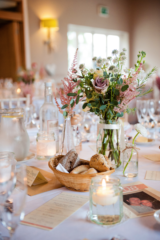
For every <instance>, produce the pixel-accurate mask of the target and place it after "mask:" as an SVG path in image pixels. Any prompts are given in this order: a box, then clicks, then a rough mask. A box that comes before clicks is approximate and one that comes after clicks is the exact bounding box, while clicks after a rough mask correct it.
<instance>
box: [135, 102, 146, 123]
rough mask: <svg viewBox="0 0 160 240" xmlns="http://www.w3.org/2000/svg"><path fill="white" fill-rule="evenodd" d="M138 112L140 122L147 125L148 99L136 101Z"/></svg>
mask: <svg viewBox="0 0 160 240" xmlns="http://www.w3.org/2000/svg"><path fill="white" fill-rule="evenodd" d="M136 113H137V118H138V122H139V123H141V124H143V125H146V124H147V123H148V100H137V101H136Z"/></svg>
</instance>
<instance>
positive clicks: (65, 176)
mask: <svg viewBox="0 0 160 240" xmlns="http://www.w3.org/2000/svg"><path fill="white" fill-rule="evenodd" d="M57 157H58V158H60V157H63V155H61V156H55V157H54V158H52V159H50V161H49V162H48V166H49V167H50V169H52V171H53V172H54V174H55V176H56V177H57V179H58V180H59V181H60V183H62V184H63V185H64V186H65V187H67V188H70V189H72V190H76V191H79V192H85V191H88V190H89V186H90V182H91V179H92V178H93V177H95V176H100V175H111V174H112V173H113V172H115V169H114V168H113V169H112V170H109V171H106V172H100V173H93V174H72V173H64V172H60V171H58V170H56V168H55V165H54V162H55V160H56V159H57ZM80 160H81V161H83V164H85V163H86V164H87V163H88V161H87V160H83V159H80Z"/></svg>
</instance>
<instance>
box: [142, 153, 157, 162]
mask: <svg viewBox="0 0 160 240" xmlns="http://www.w3.org/2000/svg"><path fill="white" fill-rule="evenodd" d="M143 157H145V158H147V159H148V160H151V161H154V162H160V154H147V155H143Z"/></svg>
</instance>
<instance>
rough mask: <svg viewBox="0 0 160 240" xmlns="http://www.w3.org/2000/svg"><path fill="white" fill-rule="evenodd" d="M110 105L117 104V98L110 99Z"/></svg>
mask: <svg viewBox="0 0 160 240" xmlns="http://www.w3.org/2000/svg"><path fill="white" fill-rule="evenodd" d="M110 104H111V105H114V106H117V105H118V101H117V100H112V101H111V102H110Z"/></svg>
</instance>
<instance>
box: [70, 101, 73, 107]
mask: <svg viewBox="0 0 160 240" xmlns="http://www.w3.org/2000/svg"><path fill="white" fill-rule="evenodd" d="M70 105H71V107H73V106H74V99H71V101H70Z"/></svg>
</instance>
